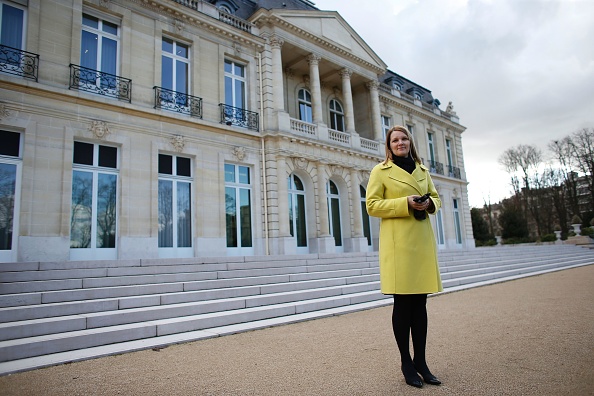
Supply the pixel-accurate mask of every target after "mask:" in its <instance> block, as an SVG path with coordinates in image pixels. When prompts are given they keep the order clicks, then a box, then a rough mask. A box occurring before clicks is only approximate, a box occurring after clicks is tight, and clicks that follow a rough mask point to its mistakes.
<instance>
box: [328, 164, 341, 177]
mask: <svg viewBox="0 0 594 396" xmlns="http://www.w3.org/2000/svg"><path fill="white" fill-rule="evenodd" d="M328 168H329V169H330V174H332V175H339V174H340V173H341V171H342V166H340V165H328Z"/></svg>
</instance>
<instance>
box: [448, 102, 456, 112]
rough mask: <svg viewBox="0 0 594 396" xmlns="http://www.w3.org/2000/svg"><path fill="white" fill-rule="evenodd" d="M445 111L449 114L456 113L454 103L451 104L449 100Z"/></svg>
mask: <svg viewBox="0 0 594 396" xmlns="http://www.w3.org/2000/svg"><path fill="white" fill-rule="evenodd" d="M446 113H448V114H451V115H456V112H455V111H454V105H453V104H452V101H451V100H450V102H449V103H448V107H446Z"/></svg>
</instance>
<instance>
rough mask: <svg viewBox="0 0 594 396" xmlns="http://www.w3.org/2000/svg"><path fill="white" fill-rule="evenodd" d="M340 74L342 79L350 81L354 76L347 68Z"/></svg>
mask: <svg viewBox="0 0 594 396" xmlns="http://www.w3.org/2000/svg"><path fill="white" fill-rule="evenodd" d="M338 74H340V77H342V78H343V79H350V78H351V76H352V75H353V71H352V70H351V69H347V68H346V67H345V68H344V69H342V70H341V71H339V72H338Z"/></svg>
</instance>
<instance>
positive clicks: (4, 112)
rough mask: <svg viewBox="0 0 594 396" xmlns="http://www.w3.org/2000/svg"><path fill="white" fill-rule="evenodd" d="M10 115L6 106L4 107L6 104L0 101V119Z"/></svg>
mask: <svg viewBox="0 0 594 396" xmlns="http://www.w3.org/2000/svg"><path fill="white" fill-rule="evenodd" d="M11 115H12V113H11V112H10V110H8V108H6V105H5V104H4V103H0V120H3V119H5V118H9V117H10V116H11Z"/></svg>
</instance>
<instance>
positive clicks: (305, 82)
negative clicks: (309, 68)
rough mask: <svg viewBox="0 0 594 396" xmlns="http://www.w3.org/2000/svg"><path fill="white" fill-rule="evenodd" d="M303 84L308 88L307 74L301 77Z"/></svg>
mask: <svg viewBox="0 0 594 396" xmlns="http://www.w3.org/2000/svg"><path fill="white" fill-rule="evenodd" d="M303 83H304V84H305V85H307V86H308V87H309V74H304V75H303Z"/></svg>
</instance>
